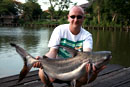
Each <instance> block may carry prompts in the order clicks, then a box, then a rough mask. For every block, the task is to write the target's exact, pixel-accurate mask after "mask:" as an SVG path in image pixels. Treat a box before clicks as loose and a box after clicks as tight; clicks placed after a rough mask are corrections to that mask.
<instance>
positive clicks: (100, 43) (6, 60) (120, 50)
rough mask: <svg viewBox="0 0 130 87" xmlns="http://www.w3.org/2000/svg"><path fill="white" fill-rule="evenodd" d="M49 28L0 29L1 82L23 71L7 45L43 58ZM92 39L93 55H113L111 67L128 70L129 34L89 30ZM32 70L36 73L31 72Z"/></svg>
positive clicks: (19, 58)
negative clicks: (96, 53) (99, 53)
mask: <svg viewBox="0 0 130 87" xmlns="http://www.w3.org/2000/svg"><path fill="white" fill-rule="evenodd" d="M52 31H53V29H52V28H45V27H42V28H33V29H31V28H23V27H0V78H2V77H7V76H11V75H15V74H19V72H20V70H21V69H22V67H23V61H22V59H21V57H20V56H19V55H18V54H17V53H16V51H15V49H14V48H13V47H11V46H10V45H9V43H11V42H13V43H16V44H18V45H20V46H21V47H23V48H25V50H26V51H27V52H29V53H30V54H31V55H32V56H34V57H35V56H43V55H44V54H45V53H46V52H48V50H49V48H48V47H47V44H48V41H49V38H50V36H51V33H52ZM88 31H89V32H91V33H92V35H93V41H94V45H93V51H104V50H110V51H112V56H113V58H112V60H111V62H110V63H111V64H120V65H122V66H125V67H129V66H130V32H126V31H110V30H109V31H108V30H88ZM32 70H37V69H36V68H33V69H32Z"/></svg>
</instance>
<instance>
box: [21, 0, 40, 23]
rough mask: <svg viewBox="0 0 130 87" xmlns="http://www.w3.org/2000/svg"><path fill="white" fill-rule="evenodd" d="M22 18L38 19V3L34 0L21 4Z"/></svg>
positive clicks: (27, 19)
mask: <svg viewBox="0 0 130 87" xmlns="http://www.w3.org/2000/svg"><path fill="white" fill-rule="evenodd" d="M23 13H24V14H23V18H24V19H25V20H26V21H32V20H34V19H38V18H37V17H38V16H40V15H41V14H42V9H41V7H40V5H39V4H38V3H36V2H32V1H28V2H26V3H25V4H24V6H23Z"/></svg>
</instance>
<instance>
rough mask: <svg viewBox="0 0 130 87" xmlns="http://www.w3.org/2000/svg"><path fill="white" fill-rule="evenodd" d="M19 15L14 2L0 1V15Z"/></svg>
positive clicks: (11, 0)
mask: <svg viewBox="0 0 130 87" xmlns="http://www.w3.org/2000/svg"><path fill="white" fill-rule="evenodd" d="M10 14H14V15H17V14H18V9H17V8H16V4H15V2H14V1H13V0H1V1H0V15H10Z"/></svg>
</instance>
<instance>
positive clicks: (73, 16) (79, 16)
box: [70, 15, 83, 19]
mask: <svg viewBox="0 0 130 87" xmlns="http://www.w3.org/2000/svg"><path fill="white" fill-rule="evenodd" d="M70 17H71V18H72V19H75V18H77V19H82V18H83V16H81V15H78V16H75V15H72V16H70Z"/></svg>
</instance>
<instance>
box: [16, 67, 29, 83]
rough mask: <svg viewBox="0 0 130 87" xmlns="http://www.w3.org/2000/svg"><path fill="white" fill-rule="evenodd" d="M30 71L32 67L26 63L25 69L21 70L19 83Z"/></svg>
mask: <svg viewBox="0 0 130 87" xmlns="http://www.w3.org/2000/svg"><path fill="white" fill-rule="evenodd" d="M29 71H30V69H29V68H28V67H27V66H26V65H24V66H23V69H22V70H21V72H20V74H19V80H18V82H17V83H19V82H20V81H22V80H23V79H24V78H25V76H26V75H27V73H28V72H29Z"/></svg>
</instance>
